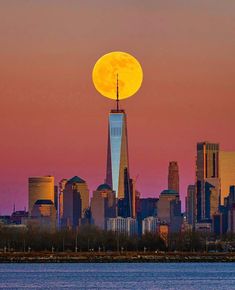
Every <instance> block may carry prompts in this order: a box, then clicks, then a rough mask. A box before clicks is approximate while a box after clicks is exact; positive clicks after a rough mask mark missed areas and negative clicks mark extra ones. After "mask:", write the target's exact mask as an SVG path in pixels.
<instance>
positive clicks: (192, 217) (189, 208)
mask: <svg viewBox="0 0 235 290" xmlns="http://www.w3.org/2000/svg"><path fill="white" fill-rule="evenodd" d="M185 208H186V219H187V222H188V224H190V225H194V224H195V222H196V186H195V185H189V186H188V189H187V196H186V198H185Z"/></svg>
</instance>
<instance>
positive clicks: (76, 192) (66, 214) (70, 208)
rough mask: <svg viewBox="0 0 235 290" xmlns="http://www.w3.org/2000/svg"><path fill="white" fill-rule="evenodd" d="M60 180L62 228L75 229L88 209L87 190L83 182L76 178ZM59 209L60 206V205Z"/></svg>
mask: <svg viewBox="0 0 235 290" xmlns="http://www.w3.org/2000/svg"><path fill="white" fill-rule="evenodd" d="M65 182H66V180H62V183H61V190H62V191H61V193H60V194H62V222H61V225H62V226H68V227H77V226H78V225H79V223H80V220H81V218H83V217H84V216H85V214H86V210H87V208H88V207H89V190H88V187H87V184H86V182H85V180H83V179H82V178H80V177H78V176H74V177H73V178H71V179H69V180H68V181H67V182H66V183H65ZM60 208H61V205H60Z"/></svg>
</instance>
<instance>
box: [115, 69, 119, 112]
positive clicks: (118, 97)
mask: <svg viewBox="0 0 235 290" xmlns="http://www.w3.org/2000/svg"><path fill="white" fill-rule="evenodd" d="M116 102H117V111H119V87H118V73H117V100H116Z"/></svg>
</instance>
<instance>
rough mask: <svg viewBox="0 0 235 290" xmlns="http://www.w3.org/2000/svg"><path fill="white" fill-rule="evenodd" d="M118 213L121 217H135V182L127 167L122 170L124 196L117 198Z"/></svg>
mask: <svg viewBox="0 0 235 290" xmlns="http://www.w3.org/2000/svg"><path fill="white" fill-rule="evenodd" d="M118 215H119V216H121V217H125V218H126V217H132V218H135V217H136V190H135V182H134V181H133V179H131V178H130V176H129V173H128V170H127V168H125V170H124V198H120V199H119V200H118Z"/></svg>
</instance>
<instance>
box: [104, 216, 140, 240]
mask: <svg viewBox="0 0 235 290" xmlns="http://www.w3.org/2000/svg"><path fill="white" fill-rule="evenodd" d="M107 230H108V231H113V232H116V233H118V234H124V235H128V236H134V235H137V233H138V226H137V221H136V219H133V218H130V217H128V218H123V217H116V218H109V219H108V220H107Z"/></svg>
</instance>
